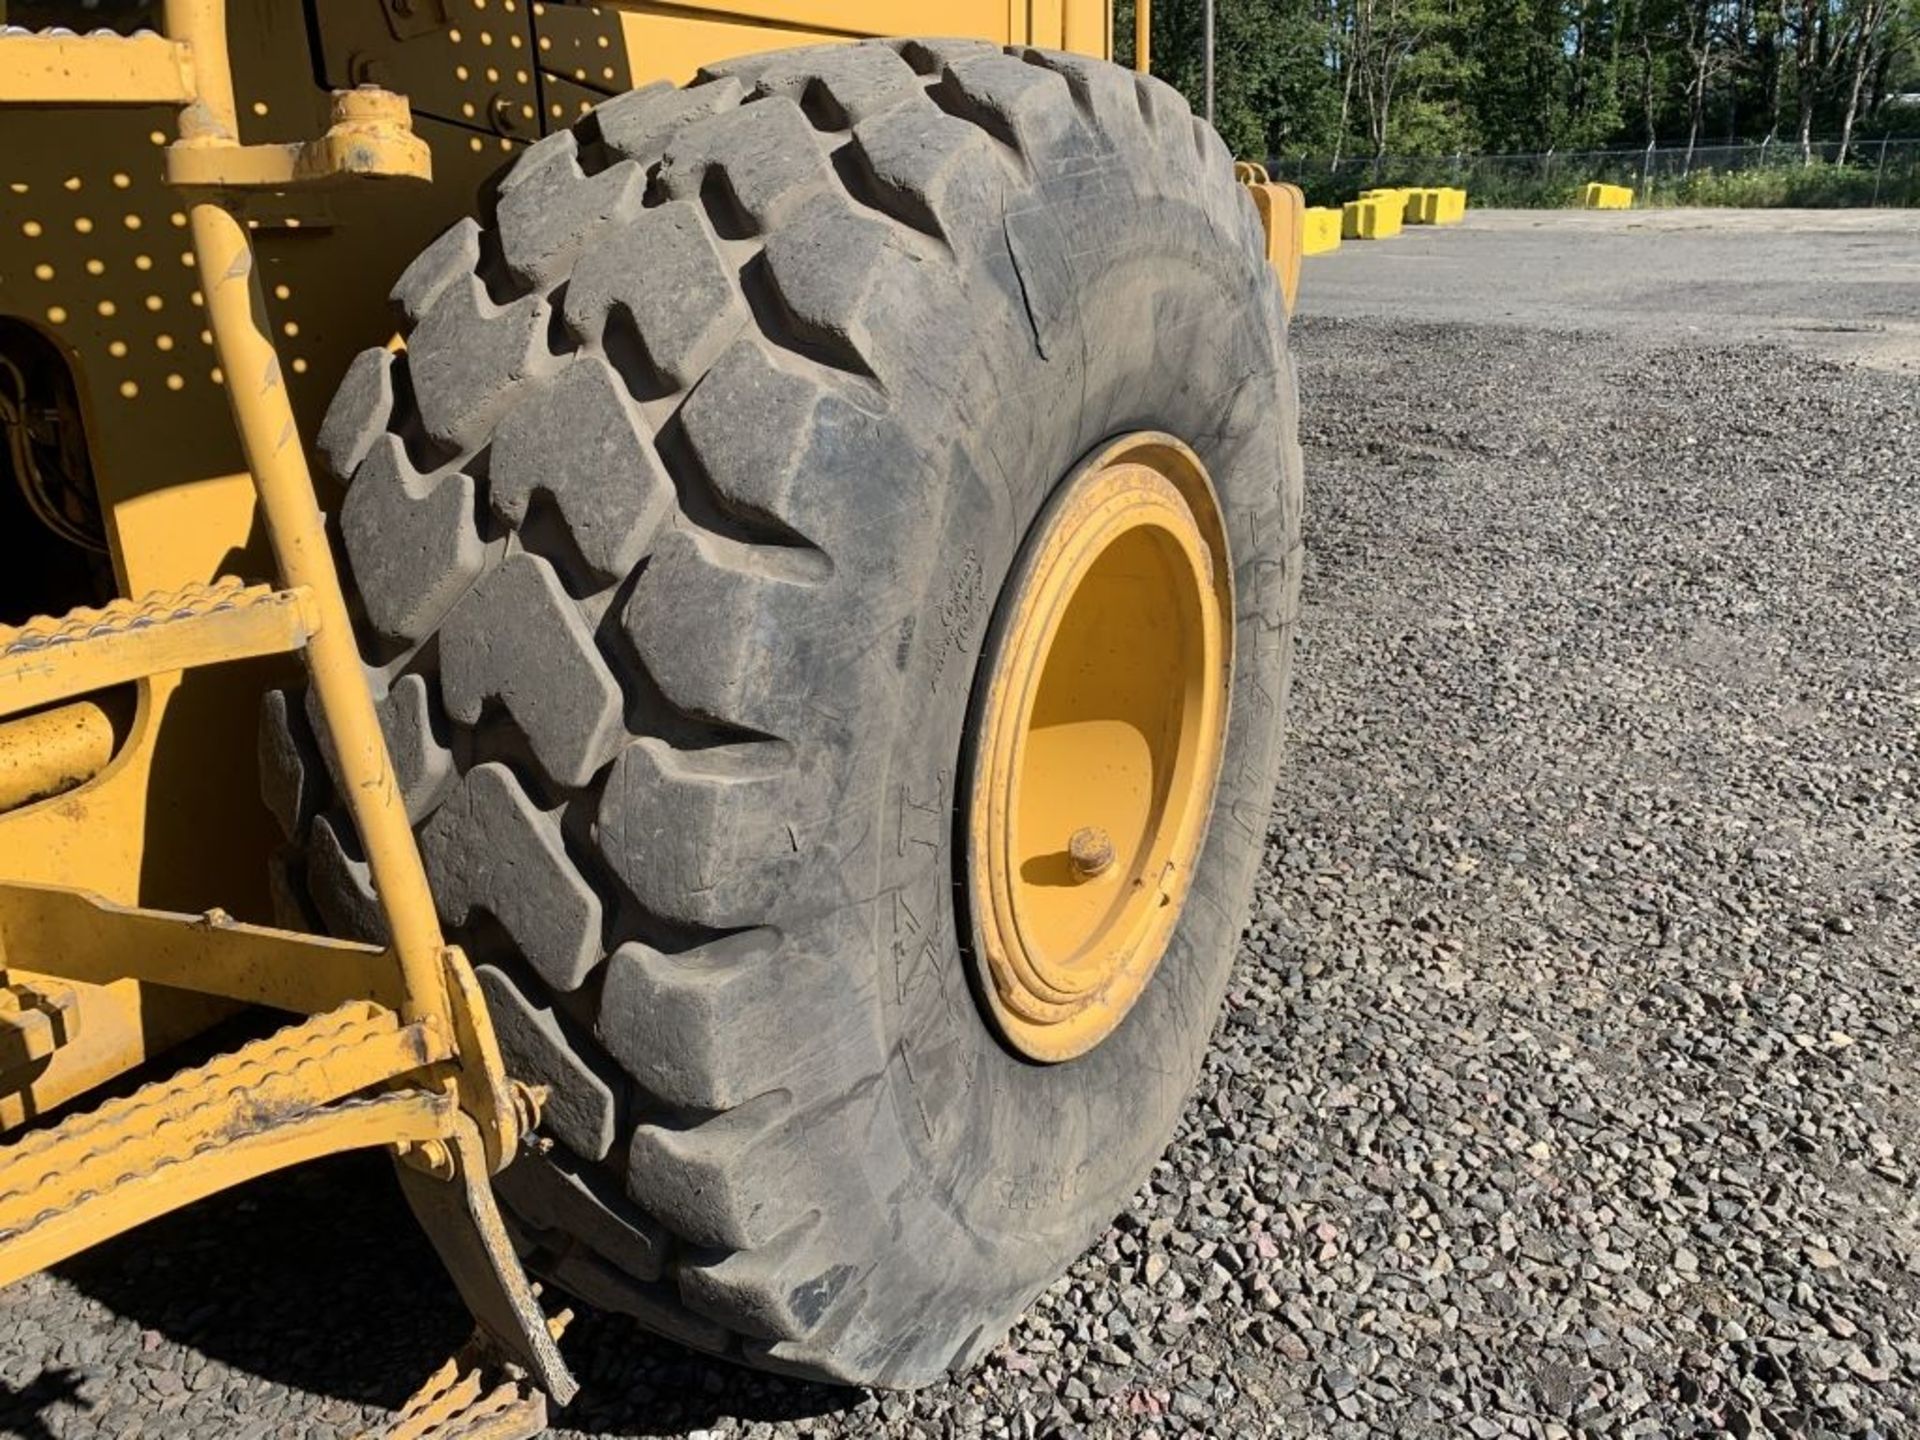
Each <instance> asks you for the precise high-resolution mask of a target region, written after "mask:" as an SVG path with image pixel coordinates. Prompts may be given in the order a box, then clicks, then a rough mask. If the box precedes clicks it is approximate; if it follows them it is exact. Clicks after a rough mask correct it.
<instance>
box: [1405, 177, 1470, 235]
mask: <svg viewBox="0 0 1920 1440" xmlns="http://www.w3.org/2000/svg"><path fill="white" fill-rule="evenodd" d="M1406 195H1407V224H1409V225H1458V224H1459V223H1460V221H1461V219H1462V218H1464V217H1465V215H1466V213H1467V192H1466V191H1464V190H1456V189H1454V188H1453V187H1451V186H1445V185H1425V186H1421V187H1419V188H1417V189H1412V190H1408V191H1407V192H1406Z"/></svg>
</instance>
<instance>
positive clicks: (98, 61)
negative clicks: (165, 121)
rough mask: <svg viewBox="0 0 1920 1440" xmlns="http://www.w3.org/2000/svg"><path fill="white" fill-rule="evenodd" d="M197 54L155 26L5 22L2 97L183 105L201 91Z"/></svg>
mask: <svg viewBox="0 0 1920 1440" xmlns="http://www.w3.org/2000/svg"><path fill="white" fill-rule="evenodd" d="M195 93H196V92H195V89H194V79H193V56H192V53H191V52H190V51H189V50H188V49H187V47H186V46H185V45H182V44H180V43H178V42H177V41H173V40H169V39H167V37H166V36H164V35H156V34H154V32H153V31H151V30H140V31H136V32H135V33H134V34H132V35H120V34H116V33H115V32H114V31H112V30H95V31H94V32H93V33H91V34H89V35H76V34H75V33H74V32H73V31H71V30H65V29H56V30H29V29H26V28H25V27H24V26H19V25H0V96H3V97H5V98H4V100H0V103H4V104H7V105H184V104H186V103H187V102H188V101H189V100H191V99H193V98H194V95H195Z"/></svg>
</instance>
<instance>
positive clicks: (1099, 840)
mask: <svg viewBox="0 0 1920 1440" xmlns="http://www.w3.org/2000/svg"><path fill="white" fill-rule="evenodd" d="M1067 863H1068V864H1070V865H1071V866H1072V867H1073V878H1074V879H1076V880H1092V879H1095V878H1096V877H1098V876H1101V875H1104V874H1106V872H1107V871H1108V870H1110V869H1112V868H1113V837H1112V836H1111V835H1109V834H1107V832H1106V831H1104V830H1102V829H1101V828H1100V827H1099V826H1098V825H1082V826H1081V827H1080V828H1079V829H1078V830H1076V831H1074V832H1073V836H1072V838H1071V839H1069V840H1068V841H1067Z"/></svg>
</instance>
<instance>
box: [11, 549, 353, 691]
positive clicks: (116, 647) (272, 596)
mask: <svg viewBox="0 0 1920 1440" xmlns="http://www.w3.org/2000/svg"><path fill="white" fill-rule="evenodd" d="M317 624H318V622H317V620H316V618H315V616H314V613H313V605H312V603H311V600H310V597H309V596H308V594H307V592H306V591H305V590H275V589H273V588H272V587H271V586H268V585H246V584H244V583H242V582H241V581H239V580H236V579H232V578H227V579H222V580H216V581H214V582H213V583H212V584H211V585H188V586H185V587H183V588H182V589H179V590H173V591H164V592H161V591H156V592H155V593H153V594H151V595H148V596H146V597H145V598H144V599H140V600H115V601H113V602H112V603H111V604H109V605H103V606H101V607H100V608H99V609H97V610H96V609H90V608H88V609H80V610H75V611H72V612H71V613H69V614H66V615H58V616H52V615H49V616H43V617H41V618H39V619H36V620H29V621H28V622H27V623H26V624H25V625H21V626H17V627H9V626H4V625H0V716H7V715H17V714H19V713H21V712H22V711H25V710H32V709H36V708H38V707H39V706H42V705H51V704H53V703H54V702H55V701H58V700H70V699H72V698H73V697H74V696H76V695H85V694H88V693H90V692H92V691H95V690H104V689H106V688H107V687H108V686H111V685H120V684H124V683H125V682H127V681H129V680H141V679H145V678H146V677H147V676H149V675H163V674H166V673H168V672H170V671H174V670H187V669H191V668H192V667H194V666H196V665H212V664H216V663H218V662H220V661H223V660H245V659H249V658H251V657H253V656H256V655H278V654H284V653H287V652H289V651H293V650H299V649H301V648H302V647H304V646H305V645H306V643H307V639H308V637H309V636H311V635H312V634H313V632H314V629H315V628H316V626H317Z"/></svg>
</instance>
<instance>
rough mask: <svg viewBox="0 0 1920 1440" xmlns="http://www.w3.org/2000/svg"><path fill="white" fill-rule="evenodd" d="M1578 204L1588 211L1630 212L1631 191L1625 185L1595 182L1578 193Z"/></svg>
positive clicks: (1631, 205) (1631, 204) (1631, 202)
mask: <svg viewBox="0 0 1920 1440" xmlns="http://www.w3.org/2000/svg"><path fill="white" fill-rule="evenodd" d="M1580 203H1581V204H1582V205H1584V206H1586V208H1587V209H1589V210H1631V209H1632V208H1633V190H1632V189H1631V187H1629V186H1626V185H1602V184H1601V183H1600V182H1599V181H1598V180H1596V181H1594V182H1593V183H1592V184H1590V185H1588V186H1587V188H1586V189H1585V190H1583V191H1581V192H1580Z"/></svg>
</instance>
